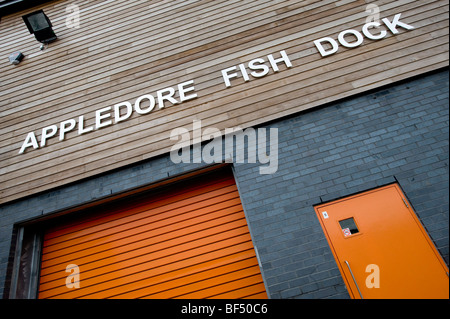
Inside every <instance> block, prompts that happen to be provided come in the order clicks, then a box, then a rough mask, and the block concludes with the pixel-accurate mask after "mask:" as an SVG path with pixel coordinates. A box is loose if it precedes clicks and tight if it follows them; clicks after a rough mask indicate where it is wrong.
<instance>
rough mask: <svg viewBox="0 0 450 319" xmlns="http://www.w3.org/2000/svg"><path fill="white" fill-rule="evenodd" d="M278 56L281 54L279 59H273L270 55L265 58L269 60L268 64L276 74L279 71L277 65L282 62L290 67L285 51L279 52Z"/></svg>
mask: <svg viewBox="0 0 450 319" xmlns="http://www.w3.org/2000/svg"><path fill="white" fill-rule="evenodd" d="M280 54H281V58H279V59H274V57H273V55H272V54H269V55H268V56H267V58H268V59H269V63H270V65H271V66H272V69H273V70H274V72H278V71H279V70H280V69H279V68H278V63H281V62H284V64H285V65H286V67H288V68H291V67H292V63H291V61H290V60H289V57H288V56H287V54H286V51H280Z"/></svg>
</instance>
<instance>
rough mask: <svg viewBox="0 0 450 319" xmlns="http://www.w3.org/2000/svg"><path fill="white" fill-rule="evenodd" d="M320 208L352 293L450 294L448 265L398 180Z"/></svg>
mask: <svg viewBox="0 0 450 319" xmlns="http://www.w3.org/2000/svg"><path fill="white" fill-rule="evenodd" d="M315 209H316V213H317V216H318V218H319V220H320V223H321V224H322V227H323V229H324V232H325V234H326V237H327V240H328V242H329V244H330V247H331V248H332V251H333V254H334V257H335V259H336V261H337V263H338V265H339V269H340V271H341V274H342V276H343V278H344V280H345V283H346V286H347V288H348V291H349V293H350V295H351V297H352V298H358V299H359V298H365V299H366V298H367V299H369V298H386V299H387V298H392V299H398V298H402V299H409V298H412V299H426V298H445V299H448V298H449V282H448V267H447V265H446V264H445V262H444V260H443V259H442V257H441V256H440V254H439V252H438V251H437V250H436V248H435V246H434V244H433V242H432V241H431V239H430V238H429V236H428V234H427V233H426V231H425V229H424V227H423V226H422V225H421V223H420V221H419V220H418V218H417V216H416V214H415V213H414V211H413V210H412V208H411V205H410V204H409V203H408V202H407V200H406V197H405V196H404V195H403V193H402V191H401V190H400V188H399V187H398V185H389V186H386V187H382V188H379V189H376V190H372V191H368V192H365V193H362V194H358V195H355V196H351V197H348V198H344V199H341V200H337V201H334V202H331V203H327V204H323V205H319V206H317V207H315ZM348 218H353V219H354V221H355V223H356V225H357V228H358V230H359V232H357V233H353V234H350V235H348V233H349V232H348V230H345V231H344V230H343V229H342V228H341V225H340V224H339V221H341V220H344V219H348ZM346 234H347V235H346Z"/></svg>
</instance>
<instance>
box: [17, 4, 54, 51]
mask: <svg viewBox="0 0 450 319" xmlns="http://www.w3.org/2000/svg"><path fill="white" fill-rule="evenodd" d="M22 19H23V21H24V22H25V25H26V26H27V28H28V30H29V31H30V33H31V34H34V36H35V38H36V40H38V41H39V42H41V43H43V44H48V43H50V42H53V41H55V40H56V39H57V37H56V34H55V32H53V29H52V23H51V22H50V19H49V18H48V17H47V16H46V15H45V13H44V11H43V10H38V11H35V12H32V13H29V14H27V15H24V16H23V17H22Z"/></svg>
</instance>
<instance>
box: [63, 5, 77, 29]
mask: <svg viewBox="0 0 450 319" xmlns="http://www.w3.org/2000/svg"><path fill="white" fill-rule="evenodd" d="M72 11H73V12H72ZM66 12H67V13H69V12H71V13H70V14H69V15H67V17H66V27H68V28H69V29H73V28H74V29H78V28H79V27H80V8H79V7H78V6H77V5H76V4H70V5H68V6H67V7H66Z"/></svg>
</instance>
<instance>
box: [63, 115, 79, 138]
mask: <svg viewBox="0 0 450 319" xmlns="http://www.w3.org/2000/svg"><path fill="white" fill-rule="evenodd" d="M76 125H77V122H75V120H73V119H70V120H67V121H64V122H61V124H60V125H59V140H60V141H62V140H64V137H65V134H66V133H67V132H70V131H71V130H73V129H74V128H75V126H76Z"/></svg>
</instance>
